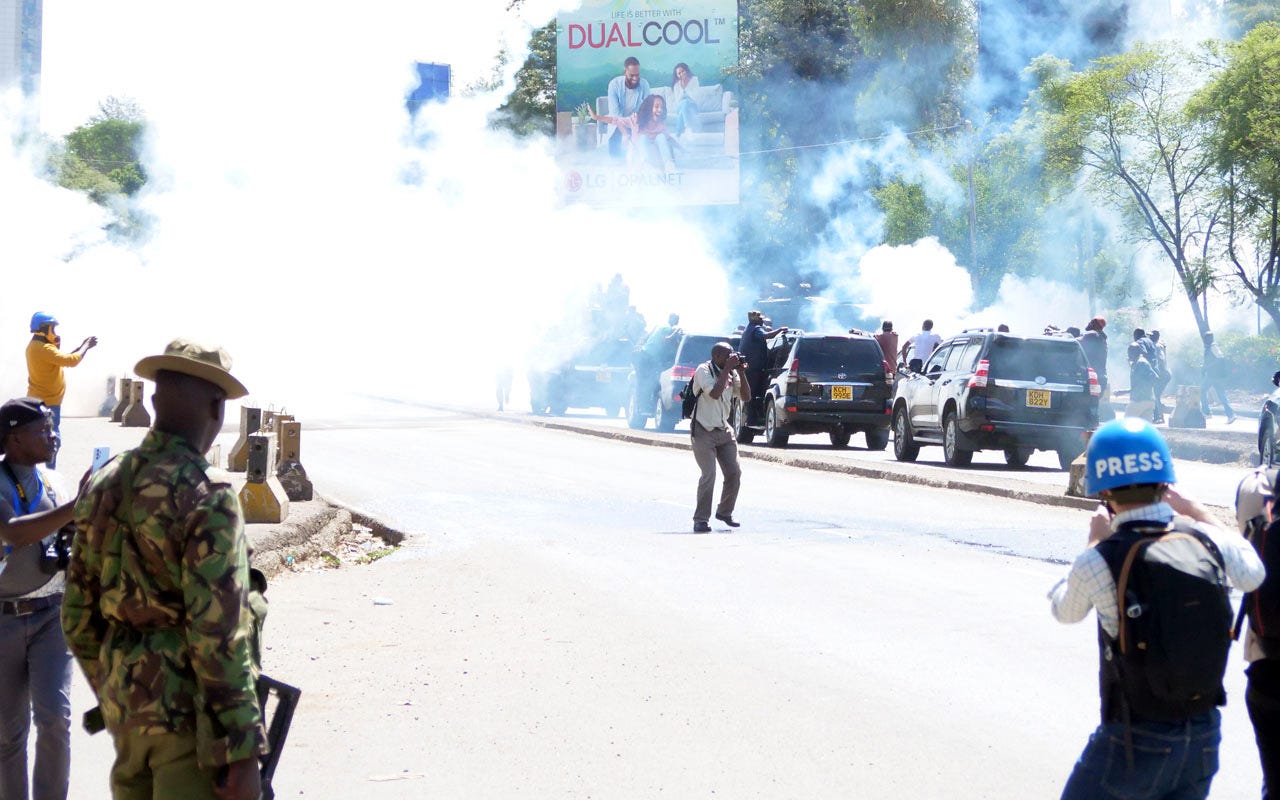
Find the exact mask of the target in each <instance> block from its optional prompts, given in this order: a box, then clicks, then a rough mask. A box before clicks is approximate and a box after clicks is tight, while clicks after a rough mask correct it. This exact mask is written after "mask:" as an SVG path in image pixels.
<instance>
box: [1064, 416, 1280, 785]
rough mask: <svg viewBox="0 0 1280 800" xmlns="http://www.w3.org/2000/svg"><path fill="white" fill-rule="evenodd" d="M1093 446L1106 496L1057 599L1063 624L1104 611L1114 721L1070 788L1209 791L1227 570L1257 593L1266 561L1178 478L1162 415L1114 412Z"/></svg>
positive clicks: (1096, 487)
mask: <svg viewBox="0 0 1280 800" xmlns="http://www.w3.org/2000/svg"><path fill="white" fill-rule="evenodd" d="M1086 458H1087V463H1086V469H1087V472H1086V475H1085V481H1086V488H1087V490H1088V492H1089V494H1091V495H1097V496H1098V497H1099V498H1100V500H1101V501H1102V502H1101V504H1100V505H1099V507H1098V510H1097V511H1096V512H1095V513H1094V515H1093V518H1092V519H1091V520H1090V523H1089V546H1088V548H1087V549H1086V550H1085V551H1084V552H1083V553H1081V554H1080V556H1079V557H1077V558H1076V560H1075V562H1074V563H1073V564H1072V565H1071V569H1070V571H1069V572H1068V573H1067V576H1066V577H1065V578H1064V579H1063V580H1061V581H1059V582H1058V584H1057V585H1055V586H1054V587H1053V589H1052V590H1050V592H1049V600H1050V603H1051V609H1052V612H1053V615H1054V617H1056V618H1057V619H1058V621H1059V622H1063V623H1073V622H1080V621H1081V620H1083V619H1084V618H1085V617H1086V616H1088V613H1089V609H1091V608H1092V609H1094V610H1095V612H1096V614H1097V619H1098V629H1099V631H1098V648H1099V664H1100V669H1099V694H1100V697H1101V704H1102V720H1101V724H1099V725H1098V727H1097V729H1096V730H1095V731H1094V732H1093V734H1092V735H1091V736H1090V737H1089V743H1088V744H1087V745H1086V746H1085V748H1084V752H1082V753H1081V755H1080V758H1079V760H1078V761H1077V762H1076V764H1075V768H1074V769H1073V770H1072V772H1071V776H1070V777H1069V778H1068V779H1067V784H1066V786H1065V787H1064V789H1063V791H1062V798H1063V800H1084V799H1085V798H1104V797H1105V798H1123V797H1139V796H1140V797H1147V798H1170V799H1172V798H1177V799H1178V800H1190V799H1191V798H1201V799H1202V798H1205V797H1207V796H1208V794H1209V785H1210V782H1211V781H1212V780H1213V776H1214V773H1216V772H1217V770H1218V758H1217V754H1218V743H1219V741H1220V739H1221V734H1220V724H1221V715H1220V714H1219V712H1218V708H1217V707H1218V706H1220V705H1222V704H1223V703H1225V702H1226V692H1225V690H1224V689H1223V688H1222V675H1223V673H1224V672H1225V670H1226V661H1227V652H1228V650H1229V649H1230V646H1231V623H1232V612H1231V602H1230V598H1229V589H1228V586H1227V582H1228V581H1230V583H1231V584H1232V585H1234V586H1236V587H1237V588H1239V589H1241V590H1243V591H1251V590H1253V589H1256V588H1257V587H1258V586H1259V585H1260V584H1261V583H1262V581H1263V578H1264V577H1265V575H1266V570H1265V568H1264V567H1263V564H1262V560H1261V559H1259V558H1258V554H1257V553H1256V552H1254V549H1253V548H1252V547H1251V546H1250V545H1249V543H1248V542H1246V541H1245V540H1244V538H1243V537H1241V536H1238V535H1236V534H1235V533H1234V532H1228V531H1224V530H1222V529H1220V528H1218V527H1216V526H1215V525H1214V523H1213V518H1212V517H1211V516H1210V514H1209V512H1208V510H1207V509H1205V507H1204V506H1202V505H1201V504H1199V503H1197V502H1195V501H1194V500H1191V499H1189V498H1186V497H1183V496H1182V495H1180V494H1179V493H1178V492H1177V491H1176V490H1175V489H1174V488H1173V486H1172V484H1174V483H1175V482H1176V481H1177V478H1176V476H1175V475H1174V469H1173V460H1172V457H1171V456H1170V453H1169V446H1168V444H1166V443H1165V441H1164V438H1163V437H1162V436H1161V435H1160V433H1159V431H1157V430H1156V428H1155V427H1153V426H1152V425H1151V423H1149V422H1147V421H1145V420H1141V419H1136V418H1132V417H1128V418H1123V419H1118V420H1114V421H1112V422H1108V423H1107V424H1105V425H1103V426H1101V427H1100V428H1098V430H1097V431H1096V432H1095V433H1094V435H1093V437H1092V438H1091V439H1090V441H1089V447H1088V450H1087V452H1086Z"/></svg>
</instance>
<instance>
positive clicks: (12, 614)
mask: <svg viewBox="0 0 1280 800" xmlns="http://www.w3.org/2000/svg"><path fill="white" fill-rule="evenodd" d="M54 441H55V440H54V429H53V417H52V414H51V413H50V411H49V409H48V408H47V407H46V406H45V405H43V404H42V403H41V402H40V401H39V400H37V399H36V398H34V397H24V398H21V399H17V400H10V401H9V402H7V403H5V404H4V405H2V406H0V451H3V453H4V459H3V461H0V520H3V522H2V523H0V540H3V553H4V556H3V559H0V797H4V798H9V797H17V798H26V797H28V796H30V797H33V798H35V800H65V798H66V797H67V783H68V777H69V775H70V767H71V653H70V652H69V651H68V650H67V645H66V642H65V641H64V640H63V637H62V626H61V624H60V622H59V619H58V615H59V611H60V609H61V606H62V593H63V587H64V586H65V583H66V582H65V580H64V577H63V573H62V569H63V568H65V566H66V549H65V546H66V542H65V540H63V539H62V538H60V537H59V529H60V528H62V527H63V526H65V525H66V524H68V523H69V522H70V521H71V509H72V505H71V502H70V501H72V500H74V499H75V498H74V497H73V496H72V495H71V494H70V493H69V492H66V491H64V490H63V488H62V484H61V481H60V480H59V478H58V476H57V475H56V474H55V473H52V472H47V471H46V470H45V469H44V468H43V467H41V466H40V465H41V464H43V463H45V462H47V461H48V460H49V459H50V457H51V456H52V454H53V450H54ZM33 715H34V717H35V725H36V747H35V768H34V770H33V771H32V776H31V791H30V793H28V790H27V772H28V770H27V733H28V731H29V729H30V727H31V719H32V716H33Z"/></svg>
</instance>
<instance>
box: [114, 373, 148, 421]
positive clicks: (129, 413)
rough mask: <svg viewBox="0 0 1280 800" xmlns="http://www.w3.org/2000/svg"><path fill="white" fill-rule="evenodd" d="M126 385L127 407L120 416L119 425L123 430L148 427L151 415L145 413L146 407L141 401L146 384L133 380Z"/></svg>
mask: <svg viewBox="0 0 1280 800" xmlns="http://www.w3.org/2000/svg"><path fill="white" fill-rule="evenodd" d="M128 383H129V405H127V406H125V409H124V413H123V414H121V415H120V424H121V425H122V426H123V427H125V428H147V427H150V426H151V414H149V413H147V407H146V405H145V404H144V403H143V400H142V396H143V391H144V389H145V388H146V384H145V383H143V382H142V381H134V380H131V381H129V382H128Z"/></svg>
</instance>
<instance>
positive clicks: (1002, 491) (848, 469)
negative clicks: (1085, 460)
mask: <svg viewBox="0 0 1280 800" xmlns="http://www.w3.org/2000/svg"><path fill="white" fill-rule="evenodd" d="M432 407H433V408H439V409H441V410H447V411H450V412H454V413H458V414H466V415H469V416H474V417H480V418H484V419H496V420H501V421H504V422H510V423H512V424H516V425H534V426H537V427H540V428H546V429H548V430H556V431H564V432H567V433H576V434H580V435H586V436H596V437H598V438H601V439H612V440H614V441H621V442H630V443H632V444H643V445H649V446H651V447H670V448H673V449H678V450H690V449H692V448H691V447H690V445H689V444H688V443H686V442H682V441H676V440H671V439H665V438H664V439H656V438H652V436H651V435H648V434H644V433H640V432H638V431H633V430H630V429H628V430H625V431H619V430H603V429H600V428H593V427H589V426H579V425H574V424H573V423H568V422H558V421H555V420H549V419H542V418H538V417H516V416H509V415H506V414H498V413H496V412H487V411H476V410H474V409H462V408H450V407H445V406H432ZM738 455H739V456H740V457H743V458H751V459H755V460H757V461H767V462H770V463H774V464H781V465H783V466H789V467H799V468H801V469H810V470H815V471H818V472H834V473H841V474H845V475H853V476H857V477H860V478H871V479H873V480H886V481H894V482H897V483H908V484H913V485H916V486H927V487H930V488H934V489H949V490H953V491H962V492H971V493H973V494H983V495H988V496H991V497H1001V498H1005V499H1009V500H1021V501H1023V502H1027V503H1035V504H1038V505H1051V506H1061V507H1065V508H1077V509H1081V510H1083V511H1092V510H1093V509H1095V508H1097V505H1098V502H1097V501H1096V500H1091V499H1089V498H1086V497H1072V496H1070V495H1067V494H1065V493H1063V494H1054V493H1052V492H1047V491H1044V490H1043V489H1040V488H1039V487H1037V486H1035V485H1033V484H1024V486H1022V487H1018V486H992V485H990V484H986V483H978V482H976V481H966V480H963V479H957V478H950V477H947V478H942V477H934V476H932V475H921V474H917V473H912V472H900V471H898V470H895V469H890V468H886V467H872V466H865V465H862V464H856V463H852V462H848V461H844V460H841V461H839V462H835V461H828V460H825V459H821V458H814V457H812V456H793V455H783V454H781V453H774V452H768V451H764V450H757V449H754V448H752V449H743V448H739V449H738ZM1064 475H1065V473H1064Z"/></svg>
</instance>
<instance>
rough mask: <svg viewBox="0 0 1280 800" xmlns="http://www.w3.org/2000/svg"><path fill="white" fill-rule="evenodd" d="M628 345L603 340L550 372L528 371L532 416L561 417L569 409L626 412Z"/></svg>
mask: <svg viewBox="0 0 1280 800" xmlns="http://www.w3.org/2000/svg"><path fill="white" fill-rule="evenodd" d="M630 372H631V342H630V340H628V339H605V340H602V341H599V342H596V343H594V344H593V345H591V346H589V347H587V348H585V349H584V350H583V351H581V352H579V353H578V354H577V355H575V356H574V357H573V358H570V359H567V360H565V361H562V362H561V363H559V364H557V365H556V366H554V367H552V368H550V369H534V370H530V371H529V404H530V406H531V407H532V408H533V413H535V414H543V413H547V412H550V413H551V414H554V415H555V416H560V415H561V414H563V413H564V412H565V411H566V410H567V409H569V408H603V409H604V413H605V415H606V416H613V415H614V414H615V413H617V414H621V413H623V412H624V411H626V408H627V396H628V395H629V392H628V390H627V376H628V375H629V374H630Z"/></svg>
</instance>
